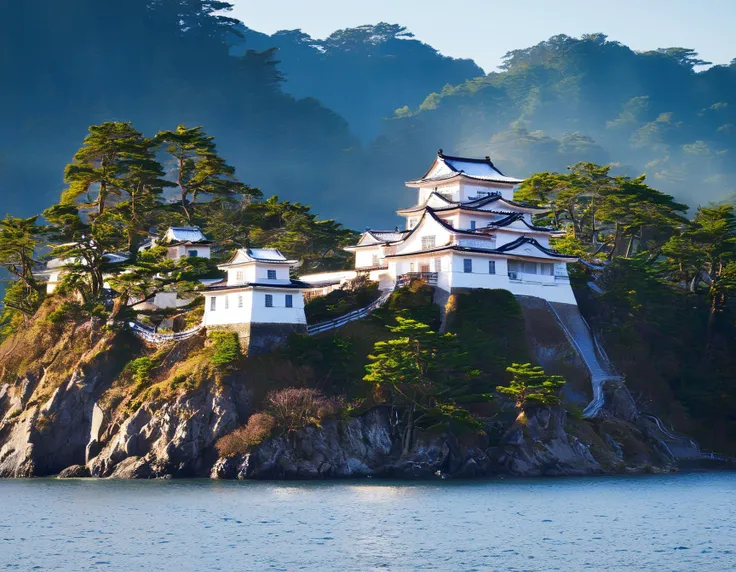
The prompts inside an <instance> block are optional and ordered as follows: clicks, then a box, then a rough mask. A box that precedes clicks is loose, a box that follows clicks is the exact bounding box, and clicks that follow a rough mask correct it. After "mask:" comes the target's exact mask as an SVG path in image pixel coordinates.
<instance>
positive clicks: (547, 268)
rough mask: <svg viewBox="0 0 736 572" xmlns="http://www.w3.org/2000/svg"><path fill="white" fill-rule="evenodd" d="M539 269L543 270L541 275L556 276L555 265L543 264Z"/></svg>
mask: <svg viewBox="0 0 736 572" xmlns="http://www.w3.org/2000/svg"><path fill="white" fill-rule="evenodd" d="M539 268H540V270H541V272H540V274H541V275H542V276H554V274H555V265H554V264H547V263H542V264H540V265H539Z"/></svg>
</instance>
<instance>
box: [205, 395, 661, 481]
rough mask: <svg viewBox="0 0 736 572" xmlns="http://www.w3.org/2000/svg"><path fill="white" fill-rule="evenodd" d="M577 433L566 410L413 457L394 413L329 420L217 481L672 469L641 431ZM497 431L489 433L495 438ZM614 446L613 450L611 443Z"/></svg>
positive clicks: (219, 466) (271, 442) (216, 472)
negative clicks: (403, 451) (403, 442)
mask: <svg viewBox="0 0 736 572" xmlns="http://www.w3.org/2000/svg"><path fill="white" fill-rule="evenodd" d="M575 423H579V425H580V427H579V428H575V427H573V428H571V427H570V423H569V421H568V419H567V414H566V411H565V409H564V408H562V407H551V408H538V409H534V410H530V412H529V414H528V415H525V416H522V417H521V418H520V419H519V420H517V421H516V422H514V423H513V424H512V425H511V427H510V428H509V429H508V430H507V431H506V432H505V433H504V434H503V435H502V436H501V438H500V439H499V440H498V442H496V443H493V442H492V439H491V438H489V437H488V435H485V436H477V437H470V438H466V439H461V438H458V437H457V436H455V435H452V434H447V433H445V434H437V433H426V432H424V433H423V432H418V433H417V435H416V438H415V439H414V442H413V444H412V446H411V448H410V450H409V451H408V453H407V454H404V455H402V454H401V439H400V434H399V432H398V431H397V429H396V427H395V426H394V425H392V423H391V417H390V410H389V409H388V408H376V409H374V410H372V411H370V412H368V413H366V414H364V415H362V416H361V417H357V418H353V419H348V420H345V421H342V420H333V421H328V422H326V423H324V424H323V426H322V427H307V428H305V429H302V430H299V431H297V432H296V433H294V434H292V435H289V436H283V435H282V436H279V437H273V438H270V439H267V440H266V441H264V442H263V443H261V444H260V445H259V446H257V447H256V448H255V449H254V450H253V451H252V452H251V453H250V454H247V455H242V456H239V457H231V458H223V459H220V460H218V462H217V463H216V464H215V466H214V468H213V471H212V475H211V476H212V477H213V478H221V479H234V478H237V479H323V478H347V477H367V476H372V477H390V478H428V477H433V476H442V477H455V478H470V477H481V476H493V475H499V474H509V475H517V476H539V475H554V476H560V475H590V474H600V473H616V472H625V471H629V472H631V471H643V470H649V469H650V468H652V467H659V468H665V467H667V466H668V460H667V458H666V457H663V456H662V455H661V454H660V453H659V452H658V451H657V450H656V448H655V447H653V446H652V444H651V443H648V442H647V439H646V437H645V435H643V434H642V433H641V432H638V431H637V430H636V429H635V428H633V427H629V428H628V431H627V430H626V428H623V427H621V426H618V425H617V426H615V429H616V431H615V432H614V434H609V433H607V432H606V431H605V429H604V428H602V427H600V426H599V427H598V428H597V429H594V428H593V427H592V426H591V425H590V424H589V423H588V422H584V421H580V422H575ZM491 433H493V431H492V429H491V428H490V427H489V434H491ZM607 441H608V442H609V444H606V442H607Z"/></svg>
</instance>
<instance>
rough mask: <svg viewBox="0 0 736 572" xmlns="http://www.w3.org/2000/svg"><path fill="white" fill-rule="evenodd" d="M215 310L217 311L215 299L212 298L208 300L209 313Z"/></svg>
mask: <svg viewBox="0 0 736 572" xmlns="http://www.w3.org/2000/svg"><path fill="white" fill-rule="evenodd" d="M215 310H217V298H215V297H214V296H212V298H210V312H214V311H215Z"/></svg>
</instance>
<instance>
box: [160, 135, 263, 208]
mask: <svg viewBox="0 0 736 572" xmlns="http://www.w3.org/2000/svg"><path fill="white" fill-rule="evenodd" d="M156 139H157V141H159V142H160V143H161V144H163V146H164V147H165V149H166V151H167V152H168V153H169V154H170V155H171V156H172V157H173V159H174V161H175V164H176V166H175V169H174V171H175V178H176V186H177V187H178V188H179V196H180V201H181V206H182V209H183V210H184V214H185V215H186V217H187V220H190V221H191V220H192V205H193V204H194V203H196V201H197V196H198V195H207V196H209V197H214V196H225V197H232V196H234V195H242V196H245V197H248V198H258V197H260V196H261V193H260V191H259V190H258V189H253V188H251V187H248V186H247V185H244V184H243V183H241V182H239V181H238V180H237V179H236V178H235V169H234V168H233V167H231V166H230V165H228V164H227V162H226V161H225V159H223V158H222V157H220V156H219V155H218V154H217V148H216V146H215V142H214V137H212V136H210V135H207V134H206V133H205V132H204V130H203V129H202V128H201V127H193V128H187V127H184V126H183V125H179V126H178V127H177V128H176V129H175V130H174V131H161V132H159V133H158V135H156Z"/></svg>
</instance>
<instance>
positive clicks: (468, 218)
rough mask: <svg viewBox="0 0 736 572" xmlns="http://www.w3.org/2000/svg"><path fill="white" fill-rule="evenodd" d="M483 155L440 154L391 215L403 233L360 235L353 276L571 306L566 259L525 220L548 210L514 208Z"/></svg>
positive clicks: (509, 181)
mask: <svg viewBox="0 0 736 572" xmlns="http://www.w3.org/2000/svg"><path fill="white" fill-rule="evenodd" d="M521 182H522V180H521V179H515V178H513V177H507V176H506V175H504V174H503V173H501V171H499V170H498V168H496V166H495V165H494V164H493V162H492V161H491V159H490V158H489V157H485V158H484V159H469V158H465V157H451V156H449V155H445V154H444V153H443V152H442V150H441V149H440V151H439V152H438V153H437V157H436V158H435V160H434V162H433V163H432V166H431V167H430V168H429V170H428V171H427V172H426V173H425V174H424V175H423V176H422V177H420V178H418V179H413V180H411V181H408V182H407V183H406V185H407V187H410V188H415V189H417V190H418V200H417V203H416V204H415V205H414V206H410V207H407V208H404V209H400V210H399V211H397V213H398V214H399V216H402V217H404V218H406V226H405V229H404V230H398V229H396V230H370V229H369V230H366V232H364V233H363V235H362V236H361V238H360V240H359V241H358V243H357V244H356V245H355V246H352V247H349V248H348V249H347V250H349V251H351V252H354V253H355V271H356V272H357V273H367V274H368V275H369V276H370V277H371V278H372V279H373V280H384V281H385V280H386V279H389V280H391V281H393V282H396V281H398V280H400V279H402V278H413V277H417V278H422V279H424V280H426V281H427V282H428V283H430V284H431V285H433V286H436V287H437V288H439V289H441V290H444V291H445V292H448V293H453V292H460V291H463V290H467V289H475V288H498V289H504V290H509V291H510V292H512V293H513V294H516V295H526V296H535V297H538V298H543V299H545V300H548V301H550V302H561V303H566V304H576V301H575V296H574V294H573V292H572V288H571V287H570V280H569V278H568V274H567V263H570V262H575V261H576V260H577V259H576V258H574V257H570V256H566V255H563V254H560V253H558V252H555V251H554V250H552V249H551V248H550V246H549V239H550V236H551V234H552V229H551V228H545V227H538V226H535V225H534V224H533V223H532V216H533V215H535V214H541V213H545V212H548V209H543V208H538V207H534V206H531V205H525V204H521V203H517V202H515V201H514V200H513V193H514V187H515V186H516V185H517V184H519V183H521Z"/></svg>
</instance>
